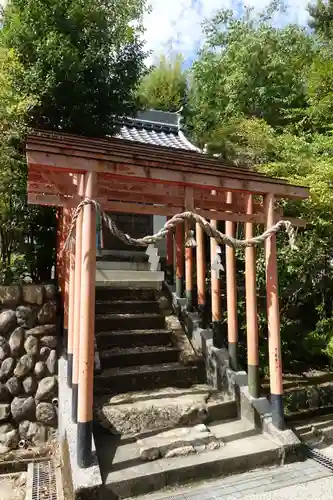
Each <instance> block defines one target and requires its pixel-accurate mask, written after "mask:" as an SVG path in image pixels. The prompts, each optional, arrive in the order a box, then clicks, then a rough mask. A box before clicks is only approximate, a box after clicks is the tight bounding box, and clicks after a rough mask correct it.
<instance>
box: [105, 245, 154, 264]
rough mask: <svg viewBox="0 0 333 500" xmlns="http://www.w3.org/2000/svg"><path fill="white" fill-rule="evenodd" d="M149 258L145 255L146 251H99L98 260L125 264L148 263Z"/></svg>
mask: <svg viewBox="0 0 333 500" xmlns="http://www.w3.org/2000/svg"><path fill="white" fill-rule="evenodd" d="M148 258H149V256H148V255H147V254H146V249H145V248H144V249H140V250H100V253H99V256H98V257H97V259H98V260H103V259H107V260H112V261H119V262H121V261H125V262H129V261H132V262H148Z"/></svg>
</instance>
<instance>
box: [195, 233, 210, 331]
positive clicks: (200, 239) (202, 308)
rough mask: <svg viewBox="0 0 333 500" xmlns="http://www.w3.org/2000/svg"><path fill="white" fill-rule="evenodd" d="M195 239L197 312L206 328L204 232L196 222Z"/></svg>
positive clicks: (202, 325) (201, 323) (203, 326)
mask: <svg viewBox="0 0 333 500" xmlns="http://www.w3.org/2000/svg"><path fill="white" fill-rule="evenodd" d="M196 241H197V289H198V313H199V317H200V325H201V328H206V326H207V321H206V320H207V317H206V309H207V304H206V256H205V232H204V230H203V228H202V227H201V226H200V224H196Z"/></svg>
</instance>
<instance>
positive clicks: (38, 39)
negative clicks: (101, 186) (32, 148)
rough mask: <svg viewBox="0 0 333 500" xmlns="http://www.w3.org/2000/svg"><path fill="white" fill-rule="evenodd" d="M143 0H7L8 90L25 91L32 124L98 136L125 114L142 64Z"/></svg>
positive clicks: (131, 104)
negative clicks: (12, 59)
mask: <svg viewBox="0 0 333 500" xmlns="http://www.w3.org/2000/svg"><path fill="white" fill-rule="evenodd" d="M144 9H145V0H47V1H45V0H10V2H9V3H8V5H7V7H6V8H5V10H4V16H3V29H2V33H1V41H2V44H3V46H4V47H5V48H7V49H10V50H14V52H15V55H16V57H17V58H18V60H19V62H20V64H21V68H20V70H19V71H17V68H12V75H11V78H12V80H13V85H14V87H15V89H17V90H18V91H19V92H22V93H23V94H26V95H28V96H32V97H33V98H34V99H35V100H36V104H35V105H34V106H33V107H32V108H31V109H30V110H29V115H28V124H29V125H31V126H33V127H41V128H51V129H61V130H66V131H70V132H76V133H80V134H89V135H101V134H104V133H106V132H108V131H110V130H111V129H112V122H113V117H114V116H115V115H119V114H129V113H132V112H133V110H134V108H135V98H134V92H133V91H134V89H135V87H136V85H137V82H138V79H139V77H140V76H141V73H142V71H143V66H144V59H145V56H146V54H145V52H144V50H143V40H142V36H141V35H142V24H141V19H142V15H143V12H144Z"/></svg>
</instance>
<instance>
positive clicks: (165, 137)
mask: <svg viewBox="0 0 333 500" xmlns="http://www.w3.org/2000/svg"><path fill="white" fill-rule="evenodd" d="M114 137H117V138H119V139H126V140H128V141H134V142H141V143H145V144H153V145H155V146H164V147H167V148H175V149H185V150H187V151H197V152H201V150H200V149H198V148H197V147H196V146H194V145H193V144H191V142H190V141H188V140H187V139H186V137H185V135H184V134H183V132H182V131H181V129H180V115H179V114H178V113H167V112H165V111H155V110H151V111H144V112H141V113H138V114H137V116H136V118H122V119H120V120H118V129H117V132H116V134H115V135H114Z"/></svg>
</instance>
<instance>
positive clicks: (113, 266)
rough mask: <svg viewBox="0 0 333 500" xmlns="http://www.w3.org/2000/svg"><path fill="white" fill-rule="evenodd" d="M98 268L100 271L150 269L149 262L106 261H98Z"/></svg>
mask: <svg viewBox="0 0 333 500" xmlns="http://www.w3.org/2000/svg"><path fill="white" fill-rule="evenodd" d="M96 269H98V270H100V271H108V270H109V271H150V264H149V262H135V261H134V262H129V261H105V260H100V261H97V262H96Z"/></svg>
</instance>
